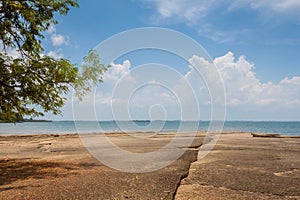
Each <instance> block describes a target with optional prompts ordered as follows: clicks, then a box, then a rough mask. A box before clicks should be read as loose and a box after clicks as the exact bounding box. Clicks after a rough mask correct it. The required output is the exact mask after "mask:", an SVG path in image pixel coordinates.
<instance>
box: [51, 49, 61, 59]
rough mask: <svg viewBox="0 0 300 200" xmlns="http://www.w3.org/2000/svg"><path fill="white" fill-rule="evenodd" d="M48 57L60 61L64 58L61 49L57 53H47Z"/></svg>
mask: <svg viewBox="0 0 300 200" xmlns="http://www.w3.org/2000/svg"><path fill="white" fill-rule="evenodd" d="M47 55H48V56H50V57H52V58H54V59H60V58H63V57H64V55H63V54H62V53H61V49H59V50H57V51H49V53H47Z"/></svg>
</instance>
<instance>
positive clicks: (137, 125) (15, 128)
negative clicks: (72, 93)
mask: <svg viewBox="0 0 300 200" xmlns="http://www.w3.org/2000/svg"><path fill="white" fill-rule="evenodd" d="M212 124H213V123H211V122H209V121H199V122H195V121H159V120H158V121H147V120H140V121H99V122H98V121H51V122H23V123H16V124H13V123H0V135H15V134H18V135H19V134H64V133H80V134H84V133H99V132H110V133H118V132H152V131H155V132H174V131H175V132H177V131H178V132H179V131H180V132H191V131H208V130H212V129H211V125H212ZM219 124H220V123H219ZM221 124H223V123H221ZM222 130H223V131H243V132H255V133H277V134H281V135H290V136H300V122H299V121H295V122H292V121H226V122H224V126H222Z"/></svg>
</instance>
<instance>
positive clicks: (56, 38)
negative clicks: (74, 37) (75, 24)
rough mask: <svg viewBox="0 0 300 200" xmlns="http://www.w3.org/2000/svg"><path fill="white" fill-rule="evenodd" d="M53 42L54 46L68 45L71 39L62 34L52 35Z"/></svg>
mask: <svg viewBox="0 0 300 200" xmlns="http://www.w3.org/2000/svg"><path fill="white" fill-rule="evenodd" d="M51 41H52V44H53V45H54V46H61V45H63V44H64V45H68V44H69V39H68V37H67V36H64V35H61V34H52V35H51Z"/></svg>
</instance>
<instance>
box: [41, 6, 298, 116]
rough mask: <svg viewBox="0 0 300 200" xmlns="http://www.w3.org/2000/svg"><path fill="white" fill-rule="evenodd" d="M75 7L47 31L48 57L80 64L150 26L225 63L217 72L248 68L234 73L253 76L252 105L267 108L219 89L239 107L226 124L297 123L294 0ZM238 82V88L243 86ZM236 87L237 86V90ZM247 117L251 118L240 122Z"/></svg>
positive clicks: (133, 61)
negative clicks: (116, 38)
mask: <svg viewBox="0 0 300 200" xmlns="http://www.w3.org/2000/svg"><path fill="white" fill-rule="evenodd" d="M79 6H80V8H72V9H71V10H70V12H69V14H68V15H67V16H58V21H59V24H58V25H56V26H55V27H52V28H51V29H50V30H49V31H47V33H46V35H47V38H46V40H45V41H44V42H43V44H44V47H45V52H46V53H48V54H49V55H52V56H55V57H61V56H63V57H65V58H69V59H70V60H71V61H73V62H75V63H80V62H81V60H82V57H83V56H84V55H85V54H86V53H87V52H88V51H89V50H90V49H92V48H94V47H95V46H97V45H98V44H99V43H100V42H102V41H103V40H105V39H107V38H109V37H110V36H112V35H114V34H117V33H119V32H122V31H126V30H128V29H133V28H141V27H148V26H154V27H164V28H169V29H173V30H176V31H179V32H181V33H183V34H186V35H187V36H189V37H191V38H193V39H194V40H196V41H197V42H198V43H200V44H201V45H202V46H203V47H204V48H205V49H206V50H207V52H208V53H209V55H210V56H211V57H212V59H217V60H219V61H220V60H222V58H223V60H222V63H221V64H219V69H220V70H223V72H224V69H225V68H226V69H228V66H231V67H232V66H233V65H234V66H236V67H235V69H236V68H239V69H247V70H248V71H247V72H245V71H243V70H240V71H239V73H238V74H240V75H241V76H244V75H245V74H253V73H254V75H255V77H254V78H253V77H252V78H253V79H250V78H249V81H253V85H252V86H251V87H252V88H258V87H260V88H259V89H257V90H259V91H260V93H259V95H257V96H259V98H260V99H258V98H256V99H255V101H259V100H262V102H271V103H268V105H267V104H266V103H262V104H259V105H250V104H249V103H243V102H245V101H246V100H245V99H248V100H249V98H250V97H245V99H243V98H240V97H241V96H243V95H242V94H240V93H239V94H237V93H235V92H234V91H235V90H234V88H232V87H234V86H235V85H230V84H229V83H228V84H227V85H226V84H225V85H226V87H227V88H228V87H229V89H228V91H229V92H231V93H232V94H233V96H234V95H236V96H234V97H237V98H232V99H227V102H231V100H232V102H240V103H239V105H233V104H234V103H233V104H232V106H231V104H229V107H228V109H227V112H229V114H228V118H229V119H232V120H234V119H245V120H247V119H252V120H253V119H258V120H300V114H298V113H299V111H300V109H299V107H300V103H299V102H300V98H299V93H300V89H299V87H300V81H299V79H298V77H299V76H300V64H299V61H300V2H299V1H298V0H244V1H238V0H231V1H229V0H170V1H168V0H111V1H99V0H89V1H84V0H81V1H79ZM229 52H230V53H229ZM231 52H232V53H231ZM156 53H157V52H156ZM156 53H155V52H150V53H149V52H148V53H147V52H140V53H137V54H135V55H134V54H130V55H127V57H126V56H123V57H122V58H120V59H118V60H117V61H116V62H115V64H116V65H117V64H124V63H123V62H124V61H126V60H128V61H129V62H130V67H134V66H135V65H138V64H142V63H143V62H145V63H147V62H151V61H153V60H151V58H154V57H155V58H158V57H159V56H158V55H156ZM147 55H148V56H147ZM149 55H150V56H149ZM100 56H101V55H100ZM224 56H225V57H224ZM241 56H242V57H241ZM162 57H163V58H161V59H158V60H160V61H163V62H164V63H165V64H169V65H172V67H174V68H175V69H177V70H178V71H180V72H182V73H183V74H184V73H186V72H188V70H189V68H188V66H185V65H186V63H185V62H181V61H174V60H172V59H171V58H169V57H168V55H166V54H165V56H162ZM230 58H233V60H231V61H230V62H231V64H230V63H228V62H227V61H228V59H229V60H230ZM239 58H241V59H244V61H245V62H246V64H245V62H244V65H243V66H242V64H241V62H240V63H238V60H239ZM226 59H227V60H226ZM225 60H226V61H225ZM154 61H157V60H154ZM224 63H225V64H226V63H227V64H226V67H224V66H225V64H224ZM245 65H246V67H245ZM250 65H251V67H249V66H250ZM222 66H223V67H222ZM241 71H243V73H244V74H243V73H241ZM224 74H225V72H224ZM226 74H228V71H226ZM224 77H225V76H224ZM225 79H226V77H225ZM238 80H239V82H238V83H239V84H241V85H245V82H241V81H240V79H238ZM247 80H248V79H247ZM284 80H285V81H284ZM228 81H229V82H230V81H232V80H231V79H230V80H228ZM256 82H257V83H256ZM251 84H252V83H251ZM255 84H256V85H255ZM264 84H265V85H264ZM268 84H269V85H268ZM241 85H240V86H239V85H237V87H240V88H241ZM267 85H268V86H267ZM274 88H277V89H274ZM278 88H279V89H278ZM104 89H105V87H104ZM265 90H266V91H265ZM262 91H265V92H266V93H268V94H269V93H270V94H269V96H268V97H266V96H265V95H263V96H262V94H261V93H262ZM286 91H288V92H287V94H285V92H286ZM239 92H241V91H239ZM279 92H283V94H281V95H282V96H281V97H278V96H277V94H276V93H279ZM271 93H273V96H272V95H271ZM275 94H276V95H275ZM260 95H261V96H260ZM276 98H278V99H280V98H281V100H282V99H285V98H286V101H284V102H285V103H283V101H279V100H277V99H276ZM283 104H284V105H283ZM263 105H264V106H263ZM277 105H280V108H281V109H277V110H276V111H274V109H272V108H273V107H274V106H275V107H276V106H277ZM277 107H278V106H277ZM69 109H70V106H68V105H67V106H66V107H65V108H64V109H63V111H64V112H63V113H64V118H67V119H70V118H71V114H70V111H69ZM262 109H263V110H264V109H266V110H268V109H269V114H267V113H263V112H261V110H262ZM99 112H100V111H99ZM245 112H247V113H249V115H247V116H245ZM279 116H280V117H279ZM48 117H50V118H52V117H53V116H48ZM54 118H55V117H54ZM104 118H105V117H104ZM107 118H109V117H107ZM58 119H60V118H58Z"/></svg>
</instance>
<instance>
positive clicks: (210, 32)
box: [141, 0, 300, 43]
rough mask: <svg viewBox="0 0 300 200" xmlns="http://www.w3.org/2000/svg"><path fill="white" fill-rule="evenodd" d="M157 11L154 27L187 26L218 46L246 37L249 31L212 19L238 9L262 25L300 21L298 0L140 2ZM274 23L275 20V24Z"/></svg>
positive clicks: (144, 0) (153, 16)
mask: <svg viewBox="0 0 300 200" xmlns="http://www.w3.org/2000/svg"><path fill="white" fill-rule="evenodd" d="M141 2H143V3H146V4H147V5H150V6H152V7H154V9H155V14H153V15H152V18H151V22H152V23H154V24H173V23H184V24H186V25H187V26H189V27H191V28H193V29H195V30H197V31H198V33H199V34H200V35H202V36H205V37H207V38H210V39H212V40H214V41H216V42H219V43H223V42H228V41H233V40H235V38H236V37H237V36H238V35H244V34H245V32H248V31H249V30H248V29H245V28H241V27H237V28H236V29H233V28H230V29H228V27H227V28H226V27H222V28H221V27H219V26H217V25H216V24H215V22H212V21H211V20H210V19H211V17H212V16H215V15H221V16H220V17H219V20H218V21H219V22H218V23H219V24H220V23H222V22H221V21H220V20H222V18H223V17H224V14H226V13H230V12H232V11H236V10H239V9H248V10H252V11H255V12H257V13H258V15H259V16H262V17H260V19H261V22H260V23H264V22H266V21H267V22H271V23H272V25H273V26H274V24H275V23H280V22H282V21H285V20H286V19H289V20H293V21H295V20H296V21H300V12H299V9H300V1H299V0H243V1H241V0H201V1H199V0H141ZM273 19H275V20H273Z"/></svg>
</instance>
